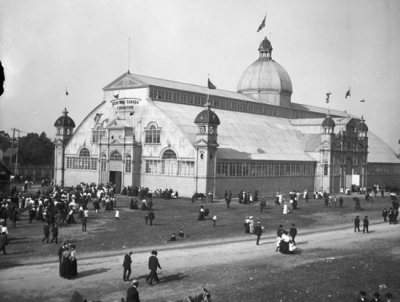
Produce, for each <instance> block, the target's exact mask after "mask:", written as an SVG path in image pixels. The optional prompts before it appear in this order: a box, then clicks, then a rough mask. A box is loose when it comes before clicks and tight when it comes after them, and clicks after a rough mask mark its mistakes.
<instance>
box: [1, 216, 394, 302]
mask: <svg viewBox="0 0 400 302" xmlns="http://www.w3.org/2000/svg"><path fill="white" fill-rule="evenodd" d="M399 229H400V227H399V226H398V225H395V226H394V225H388V224H383V223H381V222H372V223H371V224H370V233H369V234H363V233H362V232H361V233H354V231H353V226H352V225H341V226H339V227H337V228H335V229H331V230H319V231H315V230H309V231H307V230H299V234H298V237H297V238H296V241H297V243H298V248H299V249H301V251H302V253H301V255H282V254H280V253H276V252H275V235H274V234H275V232H273V231H270V232H268V233H267V234H265V235H264V236H262V237H261V242H260V245H259V246H256V244H255V236H251V235H248V236H242V237H238V238H236V239H230V240H219V241H209V242H202V243H201V244H199V243H193V244H191V243H185V244H177V245H176V246H170V245H169V246H168V247H150V248H148V247H147V248H146V249H142V248H139V249H133V255H132V260H133V263H132V276H131V279H132V278H133V277H134V278H138V279H139V292H140V297H141V301H147V302H148V301H163V300H167V298H168V299H172V298H178V297H180V298H184V297H187V296H188V295H189V294H191V293H193V292H195V291H198V289H199V288H200V285H201V284H199V283H198V281H199V280H198V278H197V277H198V276H196V272H198V271H199V270H201V271H202V272H203V274H204V271H205V270H206V271H207V272H209V274H215V273H216V272H215V271H214V266H216V265H227V266H235V265H237V266H238V270H240V266H241V265H245V263H246V260H248V259H249V257H251V259H263V260H265V259H268V262H270V263H273V264H274V265H293V264H294V263H295V264H302V263H305V262H310V261H315V259H312V258H310V257H307V253H308V252H309V251H312V250H315V249H323V250H324V251H325V254H326V252H329V251H335V255H338V252H339V254H340V250H341V249H346V250H348V249H359V248H360V246H361V245H363V244H365V243H367V242H371V241H372V240H382V239H383V240H385V239H386V238H393V237H396V236H397V237H398V233H399ZM153 249H155V250H158V252H159V254H158V258H159V260H160V264H161V266H162V268H163V269H162V270H161V271H160V279H161V282H160V284H157V285H154V286H149V285H147V283H146V282H145V280H144V279H145V277H146V276H147V274H148V268H147V261H148V257H149V255H150V251H151V250H153ZM127 251H129V248H128V247H127V249H124V250H121V251H119V252H115V251H113V252H107V253H106V252H99V253H96V254H90V255H89V254H86V255H85V254H82V255H80V254H79V249H78V254H77V258H78V271H79V275H78V276H77V278H75V279H73V280H65V279H63V278H60V277H59V275H58V269H59V267H58V261H57V260H58V259H49V260H48V261H49V262H47V263H43V262H42V261H43V260H42V259H40V260H35V259H34V260H29V262H28V261H24V259H21V262H20V263H16V264H15V266H14V267H11V268H8V269H3V270H1V271H0V292H1V301H3V302H7V301H55V302H61V301H63V302H64V301H69V299H70V297H71V296H72V294H73V292H74V290H78V291H79V292H80V293H81V294H82V295H84V296H86V297H87V299H88V300H89V301H92V300H101V301H103V302H104V301H120V298H121V297H125V294H126V290H127V288H128V287H129V285H130V283H129V282H123V281H122V261H123V256H124V254H125V253H126V252H127ZM393 252H394V253H400V250H399V249H394V250H393ZM287 258H290V261H287V260H285V261H282V259H287ZM0 261H7V256H3V255H0ZM182 281H184V282H182ZM201 282H202V284H204V285H205V286H206V287H207V288H208V289H209V290H210V291H211V292H212V291H213V288H215V287H216V286H217V285H216V284H215V283H213V280H212V278H203V279H201ZM227 282H229V281H227ZM213 298H214V299H213V301H224V300H223V297H215V296H214V297H213Z"/></svg>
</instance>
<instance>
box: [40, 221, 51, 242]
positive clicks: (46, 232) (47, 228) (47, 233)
mask: <svg viewBox="0 0 400 302" xmlns="http://www.w3.org/2000/svg"><path fill="white" fill-rule="evenodd" d="M43 234H44V238H43V240H42V243H44V241H45V240H47V242H46V243H47V244H48V243H49V237H50V226H49V224H48V223H47V222H46V223H45V224H44V226H43Z"/></svg>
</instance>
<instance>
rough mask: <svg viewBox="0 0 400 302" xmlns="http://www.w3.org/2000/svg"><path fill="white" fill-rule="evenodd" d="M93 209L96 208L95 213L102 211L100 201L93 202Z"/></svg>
mask: <svg viewBox="0 0 400 302" xmlns="http://www.w3.org/2000/svg"><path fill="white" fill-rule="evenodd" d="M93 207H94V211H95V212H96V213H98V212H99V210H100V203H99V201H98V200H95V201H94V202H93Z"/></svg>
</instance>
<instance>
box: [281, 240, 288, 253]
mask: <svg viewBox="0 0 400 302" xmlns="http://www.w3.org/2000/svg"><path fill="white" fill-rule="evenodd" d="M279 251H280V252H281V253H282V254H287V253H289V242H286V241H285V240H282V241H281V243H280V245H279Z"/></svg>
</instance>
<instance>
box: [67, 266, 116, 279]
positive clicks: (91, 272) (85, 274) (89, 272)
mask: <svg viewBox="0 0 400 302" xmlns="http://www.w3.org/2000/svg"><path fill="white" fill-rule="evenodd" d="M109 270H110V269H109V268H98V269H91V270H87V271H82V272H79V274H78V276H76V277H75V278H73V279H74V280H76V279H81V278H85V277H88V276H93V275H97V274H102V273H105V272H107V271H109Z"/></svg>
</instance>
